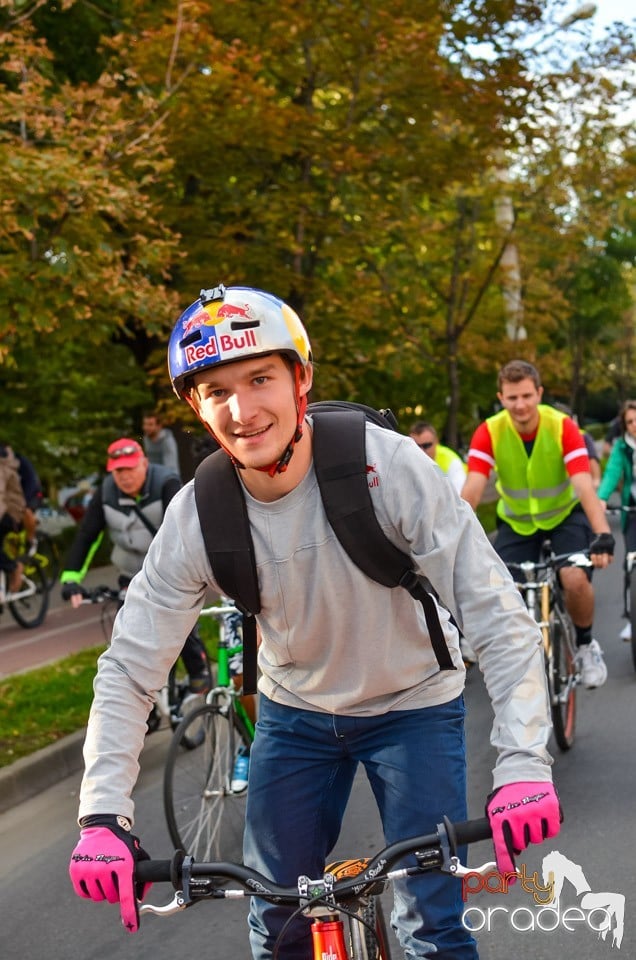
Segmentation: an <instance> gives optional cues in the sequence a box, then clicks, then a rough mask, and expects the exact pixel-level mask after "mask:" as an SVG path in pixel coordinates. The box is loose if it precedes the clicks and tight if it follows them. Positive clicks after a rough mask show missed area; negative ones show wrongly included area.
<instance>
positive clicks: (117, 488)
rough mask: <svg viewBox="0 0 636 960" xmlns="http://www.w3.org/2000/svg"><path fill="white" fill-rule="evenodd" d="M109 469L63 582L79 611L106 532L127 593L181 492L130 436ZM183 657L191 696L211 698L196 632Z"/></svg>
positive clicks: (112, 452) (111, 454)
mask: <svg viewBox="0 0 636 960" xmlns="http://www.w3.org/2000/svg"><path fill="white" fill-rule="evenodd" d="M106 470H107V476H106V477H105V478H104V480H103V481H102V483H101V484H100V486H99V487H98V488H97V490H96V492H95V494H94V495H93V497H92V499H91V501H90V503H89V505H88V507H87V509H86V513H85V514H84V517H83V519H82V523H81V525H80V528H79V530H78V531H77V534H76V536H75V539H74V541H73V543H72V544H71V547H70V550H69V553H68V556H67V559H66V569H65V570H64V572H63V573H62V576H61V577H60V582H61V583H62V596H63V598H64V599H65V600H70V602H71V604H72V605H73V606H74V607H78V606H79V605H80V604H81V602H82V588H81V587H80V584H81V582H82V580H83V579H84V577H85V576H86V573H87V571H88V568H89V566H90V564H91V560H92V559H93V556H94V555H95V553H96V551H97V549H98V547H99V545H100V543H101V541H102V538H103V536H104V531H105V530H108V533H109V536H110V539H111V542H112V544H113V551H112V553H111V562H112V563H113V565H114V566H115V567H117V570H118V571H119V586H120V587H122V588H125V587H127V586H128V584H129V583H130V581H131V580H132V578H133V577H134V576H135V574H136V573H138V571H139V570H141V567H142V564H143V561H144V557H145V556H146V553H147V552H148V548H149V546H150V543H151V541H152V538H153V537H154V535H155V533H156V532H157V530H158V529H159V526H160V525H161V521H162V520H163V516H164V513H165V512H166V507H167V506H168V504H169V503H170V501H171V500H172V498H173V496H174V495H175V493H176V492H177V490H179V488H180V487H181V481H180V479H179V477H178V476H177V475H176V473H173V472H172V471H171V470H169V469H168V468H167V467H163V466H161V465H160V464H156V463H148V460H147V458H146V456H145V454H144V451H143V449H142V447H141V446H140V445H139V444H138V443H137V441H136V440H131V439H129V438H128V437H122V438H121V439H119V440H115V442H114V443H111V445H110V446H109V448H108V459H107V462H106ZM181 658H182V660H183V662H184V664H185V668H186V670H187V671H188V676H189V678H190V688H191V690H192V692H193V693H206V692H207V691H208V690H209V689H210V684H211V678H210V672H209V670H208V667H207V661H206V657H205V652H204V649H203V645H202V642H201V640H200V638H199V636H198V634H197V632H196V628H195V629H194V630H193V631H192V633H190V634H189V635H188V637H187V638H186V641H185V645H184V647H183V650H182V651H181Z"/></svg>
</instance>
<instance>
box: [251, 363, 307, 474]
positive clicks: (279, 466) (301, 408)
mask: <svg viewBox="0 0 636 960" xmlns="http://www.w3.org/2000/svg"><path fill="white" fill-rule="evenodd" d="M301 370H302V367H301V365H300V364H299V363H295V364H294V399H295V401H296V411H297V417H296V429H295V430H294V435H293V437H292V438H291V440H290V441H289V443H288V444H287V446H286V447H285V449H284V451H283V455H282V457H281V458H280V459H279V460H276V461H275V463H270V465H269V466H268V467H257V468H256V469H257V470H262V472H263V473H268V474H269V475H270V477H275V476H276V474H277V473H285V471H286V470H287V467H288V466H289V461H290V460H291V458H292V456H293V453H294V447H295V446H296V444H297V443H298V441H299V440H300V438H301V437H302V435H303V424H304V422H305V413H306V412H307V394H304V396H302V397H301V395H300V374H301Z"/></svg>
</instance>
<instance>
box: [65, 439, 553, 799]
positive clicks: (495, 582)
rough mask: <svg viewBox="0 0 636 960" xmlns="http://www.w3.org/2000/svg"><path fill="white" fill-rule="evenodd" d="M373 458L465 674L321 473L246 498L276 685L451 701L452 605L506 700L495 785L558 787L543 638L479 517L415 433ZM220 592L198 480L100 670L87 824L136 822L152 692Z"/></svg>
mask: <svg viewBox="0 0 636 960" xmlns="http://www.w3.org/2000/svg"><path fill="white" fill-rule="evenodd" d="M367 463H368V467H367V476H368V481H369V488H370V491H371V495H372V498H373V502H374V507H375V511H376V515H377V517H378V520H379V522H380V524H381V526H382V528H383V530H384V532H385V533H386V534H387V536H388V537H389V538H390V539H391V540H392V541H393V542H394V543H395V544H396V546H398V547H400V548H401V549H402V550H404V551H405V552H406V553H409V554H410V555H411V556H412V557H413V559H414V562H415V564H416V566H417V569H418V571H419V573H420V574H421V575H422V576H423V577H425V578H426V579H427V580H428V581H429V582H430V584H431V585H432V587H433V588H434V590H435V591H436V593H437V594H438V596H439V598H440V619H441V622H442V628H443V630H444V634H445V636H446V639H447V642H448V645H449V648H450V650H451V653H452V656H453V661H454V663H455V664H456V666H457V669H456V670H454V671H440V670H439V667H438V665H437V661H436V659H435V656H434V653H433V651H432V648H431V645H430V641H429V637H428V632H427V628H426V623H425V620H424V615H423V611H422V608H421V605H420V604H419V603H417V602H416V601H414V600H413V599H412V598H411V596H410V595H409V594H408V593H407V591H406V590H404V589H402V588H401V587H397V588H394V589H389V588H387V587H383V586H381V585H379V584H376V583H374V582H373V581H370V580H369V578H368V577H367V576H366V575H365V574H364V573H362V571H361V570H359V569H358V568H357V567H356V566H355V565H354V564H353V562H352V561H351V560H350V559H349V557H348V556H347V554H346V553H345V551H344V550H343V548H342V547H341V546H340V544H339V542H338V540H337V539H336V536H335V534H334V532H333V530H332V528H331V526H330V525H329V523H328V521H327V518H326V515H325V512H324V508H323V506H322V501H321V497H320V493H319V490H318V486H317V481H316V477H315V473H314V470H313V468H311V469H310V470H309V472H308V473H307V475H306V476H305V477H304V479H303V480H302V482H301V483H300V484H299V485H298V486H297V487H296V488H295V489H294V490H292V491H291V492H290V493H289V494H287V495H286V496H284V497H282V498H281V499H279V500H276V501H274V502H272V503H263V502H260V501H256V500H254V499H253V498H252V497H250V496H249V495H246V498H247V504H248V513H249V518H250V524H251V527H252V536H253V539H254V546H255V553H256V562H257V569H258V577H259V584H260V591H261V602H262V611H261V613H260V614H259V616H258V623H259V627H260V632H261V637H262V642H261V646H260V650H259V667H260V670H261V678H260V681H259V687H260V689H261V690H262V691H263V692H264V693H265V694H266V695H267V696H268V697H270V698H271V699H273V700H276V701H278V702H280V703H285V704H288V705H290V706H299V707H303V708H304V709H310V710H311V709H313V710H319V711H327V712H330V713H335V714H349V715H373V714H382V713H385V712H388V711H391V710H397V709H400V710H403V709H415V708H418V707H425V706H430V705H433V704H439V703H444V702H446V701H448V700H451V699H452V698H454V697H455V696H457V695H458V694H459V693H460V692H461V691H462V689H463V686H464V679H465V673H464V667H463V663H462V658H461V654H460V649H459V638H458V633H457V630H456V628H455V626H454V625H453V623H452V621H451V619H450V617H449V613H448V611H450V613H452V615H453V617H454V618H455V620H456V622H457V623H458V624H459V626H460V628H461V629H462V630H463V632H464V633H465V635H466V636H467V638H468V639H469V640H470V642H471V644H472V646H473V648H474V649H475V650H476V652H477V654H478V656H479V662H480V667H481V669H482V671H483V673H484V677H485V681H486V684H487V687H488V692H489V695H490V698H491V700H492V704H493V708H494V713H495V719H494V724H493V729H492V734H491V741H492V743H493V744H494V745H495V747H496V748H497V750H498V760H497V764H496V768H495V771H494V785H495V786H500V785H502V784H504V783H509V782H513V781H520V780H549V779H551V770H550V764H551V758H550V756H549V754H548V753H547V749H546V744H547V739H548V736H549V732H550V718H549V708H548V699H547V690H546V683H545V674H544V667H543V652H542V647H541V635H540V632H539V629H538V627H537V625H536V623H535V622H534V621H533V620H532V618H531V617H530V616H529V614H528V612H527V610H526V608H525V606H524V604H523V601H522V599H521V597H520V595H519V593H518V591H517V590H516V588H515V586H514V584H513V582H512V580H511V578H510V576H509V575H508V572H507V570H506V568H505V566H504V565H503V563H502V562H501V560H500V559H499V557H498V556H497V554H496V553H495V552H494V550H493V548H492V546H491V545H490V543H489V541H488V539H487V537H486V536H485V534H484V532H483V529H482V527H481V525H480V524H479V522H478V520H477V519H476V517H475V515H474V513H473V511H472V510H471V508H470V507H469V506H468V505H467V504H466V503H464V502H463V501H462V500H460V498H459V497H458V496H457V494H456V493H455V491H454V490H453V489H452V488H451V485H450V484H449V483H448V480H447V479H446V477H444V475H443V474H442V473H441V471H440V470H439V468H438V467H437V466H436V465H435V464H434V463H433V461H431V460H428V459H427V458H425V457H422V454H421V451H420V450H419V449H418V448H417V446H416V444H415V443H414V442H413V441H412V440H410V439H409V438H406V437H402V436H400V435H398V434H394V433H392V432H391V431H388V430H383V429H381V428H379V427H375V426H373V425H369V426H368V427H367ZM219 509H220V510H222V509H223V505H222V504H219ZM208 585H212V587H213V588H217V584H215V583H214V579H213V577H212V571H211V569H210V565H209V562H208V558H207V555H206V552H205V547H204V544H203V539H202V534H201V530H200V526H199V522H198V517H197V512H196V507H195V503H194V488H193V484H192V483H189V484H187V485H186V486H185V487H184V488H183V489H182V490H181V491H180V492H179V493H178V494H177V495H176V496H175V498H174V499H173V501H172V502H171V504H170V506H169V508H168V510H167V512H166V515H165V518H164V521H163V524H162V526H161V529H160V531H159V533H158V534H157V536H156V537H155V539H154V541H153V543H152V545H151V548H150V550H149V552H148V554H147V557H146V560H145V563H144V566H143V569H142V571H141V572H140V573H139V574H138V575H137V576H136V577H135V578H134V580H133V581H132V584H131V586H130V588H129V590H128V594H127V598H126V603H125V605H124V607H123V609H122V610H121V611H120V613H119V615H118V617H117V620H116V623H115V630H114V634H113V640H112V643H111V646H110V648H109V649H108V650H107V651H106V652H105V653H104V654H103V655H102V657H101V658H100V661H99V670H98V674H97V677H96V681H95V699H94V703H93V707H92V710H91V717H90V721H89V727H88V732H87V738H86V744H85V760H86V772H85V775H84V780H83V783H82V790H81V803H80V816H83V815H86V814H88V813H118V814H123V815H125V816H128V817H131V818H132V816H133V812H134V811H133V802H132V799H131V793H132V789H133V786H134V783H135V780H136V777H137V774H138V764H137V758H138V755H139V753H140V751H141V747H142V745H143V741H144V733H145V718H146V715H147V712H148V709H149V706H150V702H151V696H152V693H153V691H156V690H158V689H159V688H160V687H161V686H162V684H163V683H164V682H165V677H166V675H167V672H168V670H169V668H170V666H171V664H172V663H173V662H174V660H175V659H176V657H177V655H178V653H179V650H180V647H181V642H182V638H183V637H184V636H186V635H187V633H188V632H189V631H190V630H191V629H192V627H193V625H194V623H195V622H196V619H197V616H198V612H199V610H200V608H201V606H202V604H203V600H204V596H205V591H206V589H207V587H208Z"/></svg>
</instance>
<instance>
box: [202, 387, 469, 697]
mask: <svg viewBox="0 0 636 960" xmlns="http://www.w3.org/2000/svg"><path fill="white" fill-rule="evenodd" d="M307 412H308V413H309V414H311V416H312V418H313V428H314V431H313V459H314V469H315V471H316V476H317V479H318V486H319V488H320V494H321V497H322V502H323V505H324V508H325V511H326V513H327V517H328V519H329V523H330V524H331V526H332V527H333V530H334V532H335V534H336V536H337V538H338V540H339V541H340V543H341V545H342V546H343V547H344V549H345V550H346V551H347V553H348V554H349V556H350V557H351V559H352V560H353V562H354V563H355V564H356V566H358V567H359V568H360V569H361V570H362V571H363V572H364V573H366V575H367V576H368V577H370V579H372V580H375V581H376V582H377V583H381V584H383V585H384V586H386V587H397V586H401V587H404V589H406V590H408V591H409V593H410V594H411V596H413V597H414V598H415V599H416V600H418V601H419V602H420V603H421V604H422V606H423V608H424V615H425V617H426V625H427V627H428V631H429V635H430V639H431V645H432V647H433V651H434V653H435V656H436V658H437V662H438V664H439V666H440V669H441V670H454V669H455V666H454V664H453V661H452V659H451V656H450V653H449V650H448V647H447V645H446V641H445V639H444V634H443V632H442V627H441V624H440V621H439V615H438V612H437V606H436V604H435V601H434V600H433V597H432V596H431V594H430V593H429V592H428V591H427V590H426V588H425V587H424V586H423V584H422V583H421V582H420V580H419V579H418V576H417V574H416V573H415V571H414V570H413V564H412V562H411V558H410V557H409V556H408V555H407V554H405V553H403V552H402V551H401V550H399V549H398V548H397V547H396V546H394V544H392V543H391V541H390V540H388V539H387V537H386V536H385V534H384V532H383V530H382V528H381V526H380V524H379V523H378V520H377V518H376V515H375V511H374V509H373V502H372V500H371V495H370V493H369V486H368V479H367V470H366V467H367V459H366V449H365V422H366V420H370V421H371V422H373V423H376V424H378V425H379V426H381V427H386V428H387V429H390V430H397V421H396V419H395V417H394V416H393V414H392V413H391V411H390V410H380V411H378V410H374V409H373V408H372V407H367V406H364V405H363V404H358V403H349V402H345V401H337V400H327V401H322V402H319V403H311V404H309V407H308V411H307ZM194 493H195V501H196V505H197V511H198V514H199V522H200V524H201V530H202V533H203V539H204V542H205V546H206V550H207V552H208V556H209V559H210V563H211V565H212V570H213V572H214V579H215V580H216V582H217V583H218V584H219V586H220V587H221V590H222V591H223V593H224V594H226V595H227V596H228V597H231V598H232V599H233V600H234V602H235V603H236V605H237V607H238V608H239V610H240V611H241V612H242V613H243V617H244V620H243V689H244V691H245V693H253V692H254V691H255V689H256V622H255V619H254V615H255V614H257V613H258V612H259V611H260V609H261V601H260V594H259V589H258V578H257V573H256V561H255V558H254V546H253V543H252V535H251V532H250V525H249V519H248V515H247V505H246V503H245V498H244V496H243V491H242V488H241V483H240V481H239V479H238V477H237V475H236V470H235V468H234V467H233V466H232V463H231V461H230V459H229V457H228V456H227V454H225V453H224V452H223V451H222V450H218V451H217V452H216V453H212V454H210V456H209V457H207V458H206V459H205V460H204V461H203V462H202V463H201V464H200V465H199V467H198V468H197V470H196V473H195V477H194Z"/></svg>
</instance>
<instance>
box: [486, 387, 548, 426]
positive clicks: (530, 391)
mask: <svg viewBox="0 0 636 960" xmlns="http://www.w3.org/2000/svg"><path fill="white" fill-rule="evenodd" d="M497 396H498V398H499V402H500V403H501V405H502V406H503V407H505V409H506V410H507V411H508V413H509V414H510V417H511V419H512V423H513V426H514V428H515V430H517V431H518V432H519V433H524V434H527V433H533V432H534V431H535V430H536V429H537V427H538V425H539V411H538V410H537V407H538V406H539V404H540V403H541V397H542V396H543V387H536V386H535V385H534V382H533V381H532V380H531V379H530V377H526V379H525V380H519V382H518V383H510V382H509V381H507V380H504V382H503V384H502V387H501V391H500V393H498V394H497Z"/></svg>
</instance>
